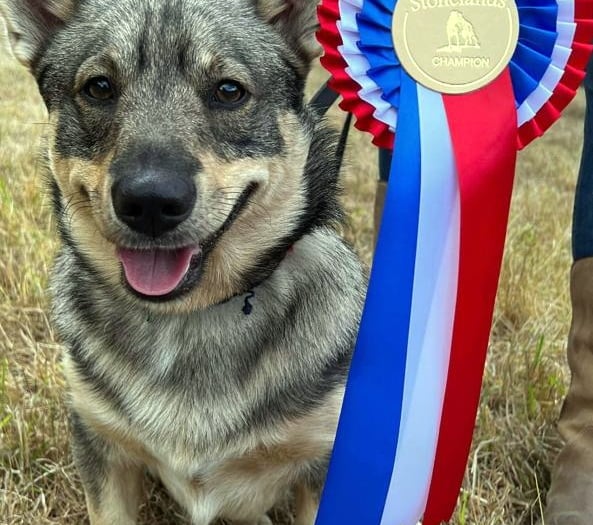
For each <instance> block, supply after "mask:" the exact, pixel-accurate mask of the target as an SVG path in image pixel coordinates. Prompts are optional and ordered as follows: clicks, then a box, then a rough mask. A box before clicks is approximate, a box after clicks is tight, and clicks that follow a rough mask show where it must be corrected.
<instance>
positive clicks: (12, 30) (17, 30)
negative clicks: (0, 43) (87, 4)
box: [0, 0, 78, 69]
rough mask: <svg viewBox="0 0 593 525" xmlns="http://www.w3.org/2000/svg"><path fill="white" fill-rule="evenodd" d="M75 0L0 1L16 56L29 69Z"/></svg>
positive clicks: (66, 16)
mask: <svg viewBox="0 0 593 525" xmlns="http://www.w3.org/2000/svg"><path fill="white" fill-rule="evenodd" d="M77 4H78V0H0V15H2V16H3V17H4V20H5V21H6V27H7V29H8V38H9V42H10V44H11V47H12V52H13V53H14V55H15V57H16V58H17V59H18V60H19V61H20V62H21V63H22V64H23V65H25V66H27V67H28V68H29V69H32V68H33V67H34V64H35V60H36V58H37V57H38V55H39V52H40V50H41V49H42V48H43V47H44V45H45V44H46V42H47V41H48V40H49V38H50V37H51V35H53V34H54V33H55V32H56V31H58V30H59V29H60V28H61V27H62V26H63V25H64V24H65V22H66V20H68V18H69V17H70V16H71V15H72V13H73V11H74V9H75V7H76V5H77Z"/></svg>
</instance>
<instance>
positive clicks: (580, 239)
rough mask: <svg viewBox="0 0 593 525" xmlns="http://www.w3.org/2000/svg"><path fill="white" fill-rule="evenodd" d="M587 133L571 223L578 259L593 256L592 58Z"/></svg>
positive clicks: (587, 95)
mask: <svg viewBox="0 0 593 525" xmlns="http://www.w3.org/2000/svg"><path fill="white" fill-rule="evenodd" d="M584 85H585V95H586V99H587V109H586V110H585V136H584V142H583V155H582V157H581V168H580V170H579V178H578V182H577V190H576V195H575V201H574V215H573V223H572V255H573V258H574V260H575V261H578V260H579V259H583V258H585V257H593V58H591V60H590V61H589V66H588V68H587V76H586V78H585V84H584Z"/></svg>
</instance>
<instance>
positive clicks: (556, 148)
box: [0, 31, 584, 525]
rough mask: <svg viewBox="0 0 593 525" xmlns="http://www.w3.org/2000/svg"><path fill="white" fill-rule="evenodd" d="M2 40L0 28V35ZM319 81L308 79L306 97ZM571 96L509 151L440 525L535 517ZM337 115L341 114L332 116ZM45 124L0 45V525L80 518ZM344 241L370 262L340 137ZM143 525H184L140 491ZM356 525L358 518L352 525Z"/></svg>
mask: <svg viewBox="0 0 593 525" xmlns="http://www.w3.org/2000/svg"><path fill="white" fill-rule="evenodd" d="M0 33H1V31H0ZM322 77H323V73H322V72H321V71H319V70H317V71H316V72H315V73H314V79H313V80H314V81H313V82H312V89H313V88H314V87H315V85H316V84H317V85H318V84H319V82H320V80H321V79H322ZM583 107H584V102H583V97H579V98H578V99H577V100H576V101H575V102H574V103H573V104H572V105H571V106H570V107H569V108H568V110H567V111H566V114H565V118H564V119H563V120H562V121H561V122H559V123H558V124H557V125H556V126H555V127H554V128H553V129H552V131H551V132H550V133H549V134H548V135H547V136H546V137H545V138H544V139H542V140H540V141H538V142H537V143H536V144H534V145H532V146H531V147H530V148H529V149H528V150H527V151H526V152H524V153H522V154H521V155H520V159H519V167H518V172H517V182H516V188H515V193H514V199H513V206H512V213H511V220H510V226H509V235H508V240H507V248H506V257H505V262H504V270H503V274H502V280H501V285H500V290H499V295H498V301H497V309H496V317H495V322H494V328H493V332H492V339H491V345H490V353H489V359H488V364H487V371H486V378H485V385H484V389H483V395H482V403H481V409H480V413H479V419H478V425H477V428H476V432H475V439H474V446H473V452H472V455H471V458H470V463H469V466H468V469H467V475H466V478H465V483H464V486H463V491H462V494H461V496H460V500H459V506H458V511H457V513H456V515H455V518H454V520H453V521H452V523H454V524H457V525H465V524H476V525H514V524H517V525H526V524H530V523H534V522H535V520H536V519H537V518H538V517H539V516H540V510H541V507H542V504H543V503H542V499H543V498H544V497H545V492H546V489H547V487H548V485H549V477H550V467H551V465H552V463H553V459H554V457H555V454H556V452H557V450H558V447H559V438H558V435H557V432H556V430H555V421H556V419H557V416H558V412H559V409H560V405H561V401H562V398H563V395H564V393H565V391H566V385H567V381H568V372H567V367H566V360H565V355H564V353H565V341H566V334H567V331H568V326H569V320H570V309H569V301H568V275H569V268H570V250H569V248H570V217H571V208H572V199H573V192H574V183H575V178H576V172H577V167H578V159H579V153H580V142H581V128H582V115H583ZM333 116H334V117H336V118H341V117H342V115H340V114H339V112H338V111H337V110H336V111H334V113H333ZM46 119H47V116H46V114H45V112H44V107H43V105H42V102H41V99H40V97H39V96H38V94H37V92H36V88H35V86H34V83H33V82H32V80H31V79H30V78H29V76H28V75H27V73H26V71H24V70H23V69H22V68H21V67H20V66H19V65H18V64H17V63H16V62H15V61H14V60H13V59H12V58H11V57H10V56H9V54H8V52H7V51H6V49H5V48H4V47H3V45H2V42H1V41H0V524H1V525H45V524H69V525H70V524H71V525H74V524H76V525H79V524H83V523H86V517H85V510H84V498H83V493H82V490H81V485H80V482H79V480H78V477H77V475H76V471H75V469H74V466H73V464H72V460H71V457H70V452H69V447H68V434H67V421H66V410H65V403H64V389H65V385H64V380H63V378H62V374H61V372H60V363H59V359H60V352H61V350H60V345H59V341H58V340H57V339H56V336H55V334H54V332H53V331H52V328H51V326H50V324H49V323H48V318H47V314H46V311H47V303H48V299H47V294H46V282H47V275H48V271H49V268H50V267H51V261H52V255H53V253H54V252H55V249H56V246H57V240H56V235H55V233H54V230H53V227H52V223H51V219H50V216H49V211H50V210H49V205H48V198H47V197H46V196H45V195H44V193H43V191H42V189H43V179H44V172H43V169H42V166H41V163H40V162H39V161H38V158H39V156H38V152H39V149H40V141H41V137H42V136H43V132H44V123H45V122H46ZM348 159H349V165H348V167H347V169H346V170H345V175H344V176H345V178H344V181H345V187H346V193H345V196H344V203H345V206H346V208H347V210H348V215H349V223H348V226H347V228H346V235H347V237H348V238H349V239H350V240H351V241H353V243H354V244H355V246H356V248H357V250H358V252H359V253H360V254H361V256H362V257H363V258H364V259H365V261H367V262H369V261H370V256H371V243H372V202H373V198H374V197H373V192H374V188H375V182H374V179H375V177H376V152H375V150H374V148H373V147H372V146H371V145H370V140H369V139H368V137H367V136H366V135H363V134H361V133H358V132H353V133H352V134H351V139H350V144H349V149H348ZM148 490H149V493H150V497H149V499H148V500H147V503H146V504H145V505H144V507H143V510H142V516H143V521H142V523H146V524H153V525H156V524H173V523H185V521H183V519H182V518H181V516H180V515H179V513H178V510H177V508H176V507H175V505H173V504H172V503H171V502H170V501H169V500H167V498H166V496H164V495H163V494H162V492H161V491H160V490H159V489H158V487H155V486H154V485H151V486H149V487H148ZM361 525H364V524H361Z"/></svg>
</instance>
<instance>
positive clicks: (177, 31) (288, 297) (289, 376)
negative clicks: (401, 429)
mask: <svg viewBox="0 0 593 525" xmlns="http://www.w3.org/2000/svg"><path fill="white" fill-rule="evenodd" d="M0 12H1V13H2V14H3V17H4V19H5V21H6V26H7V29H8V37H9V42H10V44H11V47H12V51H13V54H14V55H15V56H16V57H17V58H18V59H19V60H20V61H21V62H22V63H23V64H24V65H25V66H27V67H28V68H29V69H30V71H31V72H32V74H33V75H34V76H35V78H36V80H37V83H38V85H39V90H40V93H41V95H42V98H43V100H44V102H45V104H46V106H47V109H48V115H49V119H48V133H47V147H46V148H45V149H46V159H47V166H48V171H49V179H50V192H51V197H52V201H53V210H54V214H55V219H56V223H57V225H58V230H59V235H60V237H61V241H62V243H61V244H62V246H61V249H60V251H59V254H58V255H57V259H56V262H55V268H54V270H53V274H52V275H51V279H50V290H51V294H52V305H53V306H52V312H53V313H52V316H53V320H54V321H53V322H54V323H55V326H56V328H57V330H58V333H59V335H60V337H61V339H62V340H63V342H64V345H65V347H66V350H65V355H64V360H63V365H64V366H63V368H64V373H65V375H66V379H67V383H68V386H69V389H68V391H69V397H68V402H69V407H70V411H71V430H72V448H73V454H74V458H75V462H76V464H77V468H78V471H79V473H80V477H81V479H82V482H83V485H84V490H85V494H86V502H87V507H88V512H89V516H90V521H91V524H92V525H132V524H135V523H136V522H137V509H138V505H139V501H140V498H141V492H142V491H141V486H142V477H143V475H144V473H145V472H146V471H150V472H153V473H155V474H156V475H157V476H158V477H159V478H160V479H161V480H162V482H163V484H164V486H165V487H166V488H167V490H168V491H169V492H170V494H171V495H172V496H173V497H174V498H175V499H176V500H177V501H178V502H179V503H180V504H181V506H182V507H183V508H184V509H185V511H186V512H187V514H188V516H189V518H190V520H191V522H192V523H193V524H195V525H208V524H210V523H212V522H213V521H215V520H217V519H226V520H230V521H231V522H232V523H236V524H242V525H264V524H268V523H271V521H270V519H269V518H268V516H267V513H268V512H269V510H270V509H271V508H273V507H274V506H275V505H277V504H278V502H279V501H281V500H282V498H283V497H285V494H287V493H290V492H293V493H294V497H295V501H296V503H295V513H296V515H295V522H294V523H295V524H297V525H312V524H313V523H314V520H315V515H316V508H317V505H318V500H319V494H320V489H321V487H322V485H323V483H324V478H325V474H326V470H327V466H328V461H329V456H330V452H331V449H332V444H333V440H334V435H335V431H336V425H337V419H338V415H339V411H340V407H341V401H342V396H343V391H344V384H345V381H346V376H347V372H348V367H349V363H350V359H351V353H352V348H353V345H354V341H355V338H356V333H357V329H358V323H359V319H360V315H361V309H362V303H363V297H364V294H365V289H366V283H365V281H366V273H365V270H364V268H363V267H362V265H361V263H360V262H359V260H358V258H357V257H356V255H355V254H354V252H353V250H352V249H351V248H350V247H349V246H348V245H347V244H346V243H345V242H344V241H343V240H342V239H341V238H340V236H339V235H338V233H337V231H338V228H337V226H338V225H339V224H340V222H341V221H342V211H341V208H340V205H339V200H338V197H339V180H338V179H339V164H340V162H339V159H338V158H337V156H336V148H337V137H336V133H335V132H334V131H333V130H332V129H330V128H329V127H328V125H327V124H326V123H325V122H324V121H323V120H322V119H320V118H319V117H318V116H316V114H315V113H313V112H312V110H311V109H309V108H308V106H307V104H306V103H305V101H304V85H305V81H306V77H307V74H308V72H309V69H310V67H311V64H312V61H313V60H314V59H315V58H316V57H317V56H318V54H319V46H318V45H317V44H316V42H315V30H316V27H317V22H316V2H315V1H314V0H229V1H225V2H221V1H219V0H0Z"/></svg>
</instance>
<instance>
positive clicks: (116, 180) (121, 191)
mask: <svg viewBox="0 0 593 525" xmlns="http://www.w3.org/2000/svg"><path fill="white" fill-rule="evenodd" d="M200 170H201V164H200V162H199V161H198V160H197V159H195V158H194V157H193V156H192V155H190V154H188V153H187V151H185V150H184V149H183V148H182V147H179V146H178V145H176V144H170V145H169V147H164V146H158V145H155V144H153V143H141V144H137V145H134V146H131V147H129V148H127V149H126V150H124V151H123V152H122V153H121V154H120V155H119V156H118V157H117V158H116V159H115V160H114V162H113V164H112V165H111V169H110V172H111V176H112V177H113V185H112V187H111V199H112V202H113V208H114V210H115V214H116V215H117V217H118V218H119V219H120V220H121V221H122V222H124V223H125V224H127V225H128V226H129V227H130V228H132V230H134V231H137V232H139V233H143V234H145V235H148V236H150V237H159V236H160V235H163V234H164V233H166V232H168V231H170V230H172V229H174V228H176V227H177V226H179V225H180V224H181V223H182V222H183V221H185V220H186V219H187V218H188V217H189V216H190V215H191V212H192V211H193V209H194V206H195V203H196V198H197V190H196V183H195V180H194V179H195V176H196V175H197V174H198V173H199V171H200Z"/></svg>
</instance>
